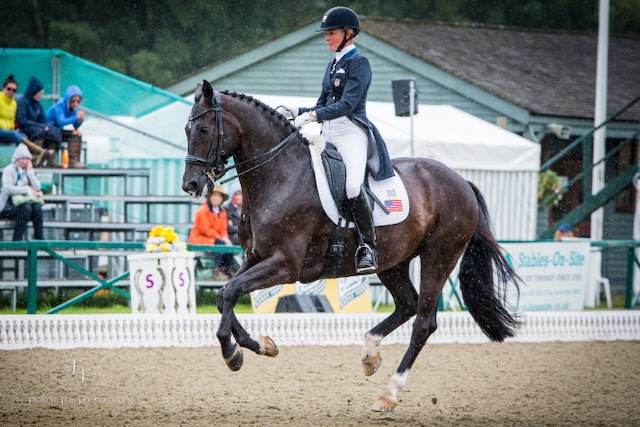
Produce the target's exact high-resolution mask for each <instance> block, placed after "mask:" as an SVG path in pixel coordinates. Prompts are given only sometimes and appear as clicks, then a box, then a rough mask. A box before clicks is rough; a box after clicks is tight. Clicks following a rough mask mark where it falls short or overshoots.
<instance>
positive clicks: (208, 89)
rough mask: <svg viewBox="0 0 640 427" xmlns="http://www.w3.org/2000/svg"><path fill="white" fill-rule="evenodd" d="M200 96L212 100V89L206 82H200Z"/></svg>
mask: <svg viewBox="0 0 640 427" xmlns="http://www.w3.org/2000/svg"><path fill="white" fill-rule="evenodd" d="M202 94H203V95H204V97H205V98H207V99H212V98H213V88H212V87H211V83H209V82H208V81H206V80H203V81H202Z"/></svg>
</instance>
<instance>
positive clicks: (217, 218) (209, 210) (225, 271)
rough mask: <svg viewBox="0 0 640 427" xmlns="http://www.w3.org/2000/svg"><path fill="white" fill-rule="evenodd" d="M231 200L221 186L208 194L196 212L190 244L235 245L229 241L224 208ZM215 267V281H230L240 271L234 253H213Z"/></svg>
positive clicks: (217, 186) (190, 234)
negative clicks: (223, 205) (223, 204)
mask: <svg viewBox="0 0 640 427" xmlns="http://www.w3.org/2000/svg"><path fill="white" fill-rule="evenodd" d="M228 198H229V195H228V194H227V193H225V192H224V190H223V189H222V187H221V186H219V185H216V186H215V187H214V188H213V190H211V191H210V192H209V193H208V194H207V199H206V200H205V201H204V202H202V205H201V206H200V208H199V209H198V211H197V212H196V218H195V221H194V224H193V228H192V229H191V232H190V233H189V243H191V244H196V245H227V246H231V245H233V244H232V243H231V240H230V239H229V232H228V229H227V227H228V225H227V211H226V209H224V208H223V207H222V203H224V202H225V201H226V200H227V199H228ZM213 261H214V263H215V267H214V270H213V276H214V277H213V278H214V280H228V279H229V276H233V275H234V274H235V273H236V271H238V268H239V266H238V263H237V262H236V260H235V259H234V258H233V253H219V252H214V253H213Z"/></svg>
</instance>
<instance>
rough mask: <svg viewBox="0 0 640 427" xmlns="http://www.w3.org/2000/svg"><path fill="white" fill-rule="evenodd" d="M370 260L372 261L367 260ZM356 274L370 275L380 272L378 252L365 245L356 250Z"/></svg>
mask: <svg viewBox="0 0 640 427" xmlns="http://www.w3.org/2000/svg"><path fill="white" fill-rule="evenodd" d="M366 258H370V259H366ZM355 261H356V273H358V274H370V273H375V272H376V271H377V270H378V257H377V256H376V251H375V250H374V249H373V248H372V247H371V246H369V245H367V244H363V245H360V246H358V249H356V256H355Z"/></svg>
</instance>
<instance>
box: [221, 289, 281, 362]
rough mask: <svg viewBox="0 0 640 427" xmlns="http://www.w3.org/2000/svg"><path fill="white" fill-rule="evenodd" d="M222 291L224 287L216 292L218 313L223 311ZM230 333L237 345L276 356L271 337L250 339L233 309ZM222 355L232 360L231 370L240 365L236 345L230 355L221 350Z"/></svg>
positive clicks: (276, 348) (257, 352)
mask: <svg viewBox="0 0 640 427" xmlns="http://www.w3.org/2000/svg"><path fill="white" fill-rule="evenodd" d="M224 291H225V288H222V289H221V290H220V291H219V292H218V297H217V299H216V305H217V307H218V311H220V313H222V312H223V311H224ZM231 333H232V335H233V337H234V338H235V339H236V342H237V343H238V345H240V346H241V347H245V348H248V349H249V350H251V351H253V352H254V353H256V354H259V355H264V356H269V357H276V356H277V355H278V346H277V345H276V344H275V342H274V341H273V340H272V339H271V338H269V337H265V336H262V335H261V336H259V337H258V341H256V340H254V339H252V338H251V335H249V333H248V332H247V331H246V330H245V329H244V328H243V327H242V324H241V323H240V321H239V320H238V318H237V317H236V315H235V313H234V312H233V311H232V312H231ZM223 356H224V357H225V360H229V361H230V362H233V367H232V366H230V368H231V369H232V370H235V371H237V370H238V369H240V368H241V367H242V352H241V350H240V349H238V348H237V346H236V347H235V350H234V352H233V353H232V354H231V355H229V354H227V355H226V356H225V354H224V351H223ZM234 368H235V369H234Z"/></svg>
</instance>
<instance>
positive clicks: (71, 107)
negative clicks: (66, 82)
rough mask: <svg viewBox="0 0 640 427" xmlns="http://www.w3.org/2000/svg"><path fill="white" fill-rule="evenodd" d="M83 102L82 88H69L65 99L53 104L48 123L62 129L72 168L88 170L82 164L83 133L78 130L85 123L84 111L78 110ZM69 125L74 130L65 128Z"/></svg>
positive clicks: (48, 112) (47, 117) (48, 115)
mask: <svg viewBox="0 0 640 427" xmlns="http://www.w3.org/2000/svg"><path fill="white" fill-rule="evenodd" d="M81 102H82V91H81V90H80V88H79V87H78V86H69V88H68V89H67V91H66V92H65V94H64V98H62V99H61V100H59V101H58V102H56V103H55V104H53V106H52V107H51V108H50V109H49V111H47V115H46V119H47V123H50V124H51V125H52V126H53V127H56V128H58V129H60V131H61V133H62V140H63V141H66V142H67V143H68V149H69V167H70V168H86V166H85V165H84V164H82V163H80V152H81V151H82V132H81V131H80V130H78V128H79V127H80V126H81V125H82V122H83V121H84V111H82V110H78V107H79V106H80V103H81ZM67 125H72V126H73V130H65V129H64V127H65V126H67ZM63 148H64V147H63Z"/></svg>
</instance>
